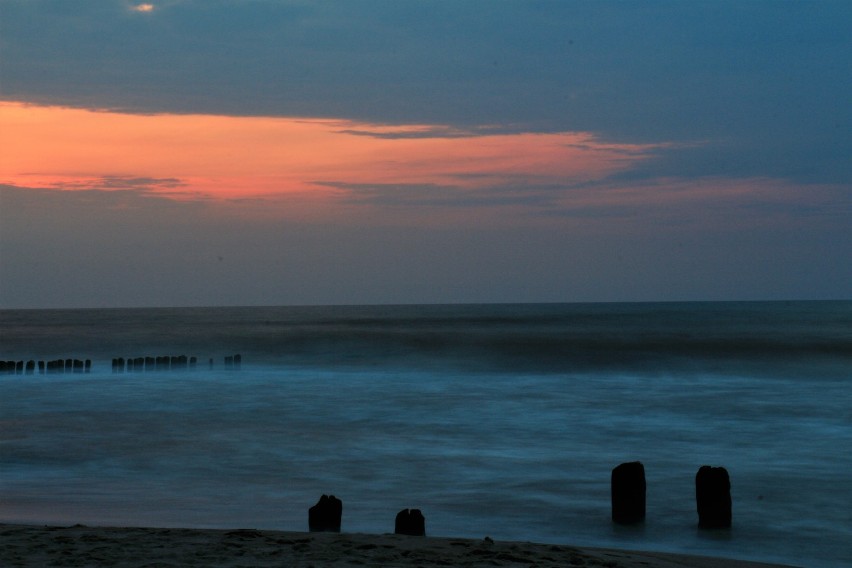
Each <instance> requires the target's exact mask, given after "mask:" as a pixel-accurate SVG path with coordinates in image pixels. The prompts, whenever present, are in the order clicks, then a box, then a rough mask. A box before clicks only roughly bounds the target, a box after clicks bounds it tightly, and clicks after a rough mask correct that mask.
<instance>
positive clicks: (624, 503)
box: [611, 461, 732, 529]
mask: <svg viewBox="0 0 852 568" xmlns="http://www.w3.org/2000/svg"><path fill="white" fill-rule="evenodd" d="M645 488H646V484H645V467H644V466H643V465H642V463H641V462H638V461H637V462H628V463H623V464H621V465H619V466H617V467H616V468H615V469H613V470H612V477H611V493H612V520H613V522H614V523H617V524H621V525H629V524H636V523H641V522H643V521H644V520H645ZM695 501H696V505H697V508H698V526H699V527H701V528H706V529H719V528H728V527H730V526H731V518H732V513H731V508H732V507H731V479H730V477H729V476H728V471H727V470H726V469H725V468H724V467H711V466H709V465H704V466H701V468H699V470H698V473H696V474H695Z"/></svg>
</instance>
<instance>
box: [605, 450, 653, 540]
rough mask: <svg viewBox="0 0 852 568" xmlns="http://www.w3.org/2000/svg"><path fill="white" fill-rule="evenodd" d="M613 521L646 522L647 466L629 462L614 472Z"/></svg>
mask: <svg viewBox="0 0 852 568" xmlns="http://www.w3.org/2000/svg"><path fill="white" fill-rule="evenodd" d="M610 484H611V491H612V520H613V522H615V523H618V524H624V525H626V524H633V523H641V522H642V521H644V520H645V466H643V465H642V463H641V462H638V461H636V462H628V463H623V464H621V465H619V466H617V467H616V468H615V469H613V470H612V478H611V480H610Z"/></svg>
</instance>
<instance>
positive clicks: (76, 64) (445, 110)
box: [0, 0, 852, 183]
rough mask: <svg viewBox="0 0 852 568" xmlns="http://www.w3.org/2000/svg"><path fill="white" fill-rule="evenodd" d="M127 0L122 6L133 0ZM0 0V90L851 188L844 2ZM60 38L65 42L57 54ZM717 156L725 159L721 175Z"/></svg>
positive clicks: (91, 104) (70, 101)
mask: <svg viewBox="0 0 852 568" xmlns="http://www.w3.org/2000/svg"><path fill="white" fill-rule="evenodd" d="M135 5H139V4H135ZM127 6H128V4H123V5H122V3H107V2H79V1H72V0H68V1H67V2H62V3H56V2H43V1H35V0H34V1H32V2H6V3H4V4H3V8H2V11H3V17H2V18H0V48H2V51H3V53H4V57H3V58H2V61H0V75H2V77H3V81H2V84H0V97H3V98H6V99H14V100H27V101H36V102H50V103H53V104H63V105H76V106H83V107H88V108H109V109H124V110H129V111H132V112H167V113H197V114H228V115H264V116H308V117H324V118H332V119H346V120H350V121H353V122H356V123H370V124H400V125H404V124H409V125H410V124H427V125H435V124H440V125H447V129H446V130H445V131H443V132H433V133H429V132H427V131H422V132H419V133H416V132H413V131H410V130H409V131H406V132H394V131H392V130H384V131H364V130H363V129H358V128H352V129H350V131H351V132H352V133H357V134H359V135H369V136H374V137H387V138H391V137H396V138H405V137H417V136H424V137H425V136H429V135H431V134H438V135H443V136H460V135H464V133H465V132H467V131H468V130H469V129H470V128H472V127H475V126H476V125H483V124H486V125H496V126H497V127H501V125H507V124H511V125H523V128H525V129H527V130H528V131H548V132H553V131H563V132H564V131H573V132H577V131H582V132H590V133H593V134H594V135H595V136H597V137H599V138H601V139H606V140H629V141H631V142H650V143H659V142H672V141H674V142H690V141H695V140H706V141H710V142H711V143H710V144H709V145H707V146H703V147H696V148H693V149H692V150H691V151H689V152H678V153H671V154H669V156H668V158H669V160H668V161H667V162H666V165H667V166H669V167H671V168H673V169H675V170H677V171H674V172H668V173H669V174H670V175H681V174H682V173H684V172H686V171H687V170H689V171H692V172H694V173H695V175H700V176H708V175H719V174H720V173H721V174H726V173H728V172H729V171H736V172H737V174H738V175H742V176H745V177H755V176H767V177H784V178H788V179H797V180H800V181H807V182H819V183H850V182H852V165H850V163H849V160H848V159H847V156H848V155H849V154H850V153H852V137H850V135H849V132H850V131H852V110H850V107H849V105H848V102H847V99H848V93H847V91H848V89H847V88H846V85H847V84H848V83H849V80H850V74H849V73H850V71H849V70H850V61H849V55H848V54H849V53H850V52H852V44H850V41H852V39H850V36H849V34H848V30H847V26H846V25H845V24H846V22H848V21H849V18H850V17H852V7H850V4H849V3H848V2H843V1H838V2H834V1H830V0H829V1H825V2H820V3H819V4H818V5H813V4H812V3H808V2H793V3H786V4H785V5H784V6H783V7H778V6H772V5H767V4H764V3H749V4H742V3H740V2H722V3H713V4H702V3H684V4H683V5H678V6H672V5H671V4H670V3H667V2H649V3H644V4H643V5H642V6H624V5H623V4H620V3H610V2H595V3H573V2H564V3H559V2H556V3H526V2H505V3H499V4H498V5H490V4H489V5H488V8H487V9H483V6H482V5H481V3H480V2H476V1H462V2H453V3H447V4H442V5H435V4H432V3H411V2H406V3H388V2H381V1H377V0H376V1H373V0H363V1H358V2H341V3H310V2H242V1H237V0H219V1H216V2H208V1H199V0H187V1H184V2H177V3H170V5H169V6H168V7H169V9H168V10H163V11H162V13H161V14H159V16H158V18H129V17H127V10H126V7H127ZM68 46H73V49H68ZM723 168H725V169H724V170H723Z"/></svg>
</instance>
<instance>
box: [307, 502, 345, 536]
mask: <svg viewBox="0 0 852 568" xmlns="http://www.w3.org/2000/svg"><path fill="white" fill-rule="evenodd" d="M342 517H343V502H342V501H341V500H340V499H338V498H337V497H335V496H334V495H323V496H322V497H320V500H319V501H318V502H317V504H316V505H314V506H313V507H311V508H310V509H308V529H309V530H310V532H340V524H341V519H342Z"/></svg>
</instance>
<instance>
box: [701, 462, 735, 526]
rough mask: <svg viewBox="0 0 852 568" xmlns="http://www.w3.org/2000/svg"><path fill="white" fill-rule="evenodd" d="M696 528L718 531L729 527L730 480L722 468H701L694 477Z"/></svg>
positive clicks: (706, 466)
mask: <svg viewBox="0 0 852 568" xmlns="http://www.w3.org/2000/svg"><path fill="white" fill-rule="evenodd" d="M695 500H696V502H697V504H698V526H699V527H701V528H704V529H720V528H728V527H730V526H731V516H732V515H731V480H730V477H728V470H726V469H725V468H724V467H710V466H709V465H705V466H701V468H700V469H699V470H698V473H697V474H696V475H695Z"/></svg>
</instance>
